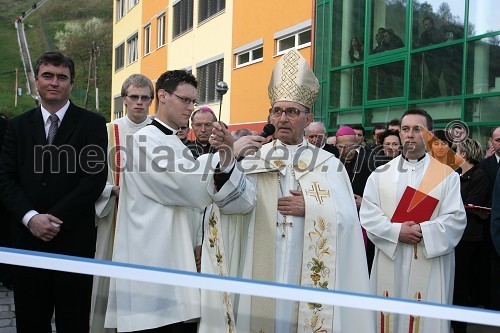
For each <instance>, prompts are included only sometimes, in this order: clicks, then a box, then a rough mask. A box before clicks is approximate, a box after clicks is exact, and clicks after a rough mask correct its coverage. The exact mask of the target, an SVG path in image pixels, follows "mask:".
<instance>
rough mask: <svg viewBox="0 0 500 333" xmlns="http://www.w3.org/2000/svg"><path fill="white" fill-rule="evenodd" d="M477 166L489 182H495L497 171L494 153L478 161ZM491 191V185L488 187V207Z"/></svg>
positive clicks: (489, 205)
mask: <svg viewBox="0 0 500 333" xmlns="http://www.w3.org/2000/svg"><path fill="white" fill-rule="evenodd" d="M479 168H480V169H482V170H483V171H484V172H485V173H486V176H488V181H489V183H490V184H495V178H496V176H497V171H498V163H497V157H496V156H495V155H493V156H490V157H488V158H485V159H484V160H482V161H481V163H479ZM492 193H493V186H491V187H490V189H489V203H488V207H491V195H492Z"/></svg>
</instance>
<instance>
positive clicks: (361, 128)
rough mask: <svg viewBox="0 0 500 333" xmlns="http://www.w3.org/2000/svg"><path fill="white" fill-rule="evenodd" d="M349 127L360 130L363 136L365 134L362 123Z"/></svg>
mask: <svg viewBox="0 0 500 333" xmlns="http://www.w3.org/2000/svg"><path fill="white" fill-rule="evenodd" d="M351 128H352V129H353V130H360V131H362V132H363V136H365V128H364V127H363V126H362V125H352V126H351Z"/></svg>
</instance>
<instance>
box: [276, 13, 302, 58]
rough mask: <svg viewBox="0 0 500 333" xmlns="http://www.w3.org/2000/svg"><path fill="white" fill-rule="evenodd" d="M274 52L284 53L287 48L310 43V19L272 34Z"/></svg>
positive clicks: (299, 46) (300, 46) (297, 47)
mask: <svg viewBox="0 0 500 333" xmlns="http://www.w3.org/2000/svg"><path fill="white" fill-rule="evenodd" d="M274 38H275V40H276V54H277V55H279V54H284V53H285V52H286V51H287V50H289V49H293V48H295V49H299V48H302V47H306V46H310V45H311V21H310V20H308V21H305V22H302V23H299V24H297V25H295V26H293V27H290V28H288V29H285V30H282V31H280V32H277V33H275V34H274Z"/></svg>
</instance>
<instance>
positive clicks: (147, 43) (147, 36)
mask: <svg viewBox="0 0 500 333" xmlns="http://www.w3.org/2000/svg"><path fill="white" fill-rule="evenodd" d="M150 52H151V25H150V24H148V25H147V26H145V27H144V55H146V54H149V53H150Z"/></svg>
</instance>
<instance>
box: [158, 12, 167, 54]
mask: <svg viewBox="0 0 500 333" xmlns="http://www.w3.org/2000/svg"><path fill="white" fill-rule="evenodd" d="M165 20H166V17H165V13H163V14H161V15H159V16H158V18H157V19H156V28H157V34H156V36H157V38H156V47H157V48H160V47H162V46H163V45H165V44H166V43H167V38H166V29H165Z"/></svg>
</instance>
